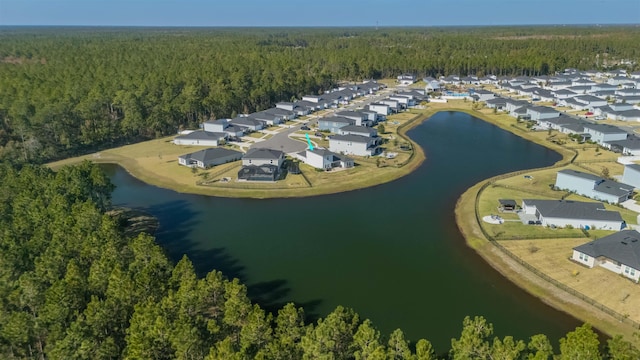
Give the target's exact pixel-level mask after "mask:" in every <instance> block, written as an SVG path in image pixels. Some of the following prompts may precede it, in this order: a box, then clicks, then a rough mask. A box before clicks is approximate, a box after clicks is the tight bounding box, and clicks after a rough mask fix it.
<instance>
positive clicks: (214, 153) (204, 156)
mask: <svg viewBox="0 0 640 360" xmlns="http://www.w3.org/2000/svg"><path fill="white" fill-rule="evenodd" d="M231 155H237V156H238V159H239V158H240V156H241V155H242V153H241V152H240V151H235V150H229V149H224V148H209V149H204V150H200V151H196V152H194V153H190V154H185V155H182V156H180V157H181V158H185V159H193V160H197V161H202V162H203V163H208V162H210V161H213V160H215V159H219V158H223V157H227V156H231Z"/></svg>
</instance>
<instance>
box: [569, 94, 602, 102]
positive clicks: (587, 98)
mask: <svg viewBox="0 0 640 360" xmlns="http://www.w3.org/2000/svg"><path fill="white" fill-rule="evenodd" d="M575 99H578V100H580V101H583V102H585V101H586V102H590V103H591V102H595V101H605V102H606V100H605V99H602V98H599V97H597V96H593V95H580V96H576V97H575Z"/></svg>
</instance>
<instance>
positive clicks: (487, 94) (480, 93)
mask: <svg viewBox="0 0 640 360" xmlns="http://www.w3.org/2000/svg"><path fill="white" fill-rule="evenodd" d="M495 96H496V94H494V93H492V92H491V91H487V90H483V89H478V90H475V91H474V92H473V97H474V98H475V99H476V100H477V101H487V100H491V99H493V98H495Z"/></svg>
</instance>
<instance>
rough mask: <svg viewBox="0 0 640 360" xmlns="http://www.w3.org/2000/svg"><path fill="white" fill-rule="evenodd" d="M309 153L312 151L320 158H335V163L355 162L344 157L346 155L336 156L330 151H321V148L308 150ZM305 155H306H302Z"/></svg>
mask: <svg viewBox="0 0 640 360" xmlns="http://www.w3.org/2000/svg"><path fill="white" fill-rule="evenodd" d="M307 151H311V152H312V153H314V154H318V155H320V156H327V155H329V156H333V161H338V160H340V161H353V159H351V158H350V157H347V156H344V155H340V154H336V153H334V152H333V151H329V150H327V149H320V148H317V147H316V148H313V150H309V149H307ZM301 154H303V155H304V153H301Z"/></svg>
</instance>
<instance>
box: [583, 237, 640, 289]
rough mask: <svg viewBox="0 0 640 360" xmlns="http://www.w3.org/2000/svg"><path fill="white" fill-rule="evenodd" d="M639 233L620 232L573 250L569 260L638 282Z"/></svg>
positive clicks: (639, 265)
mask: <svg viewBox="0 0 640 360" xmlns="http://www.w3.org/2000/svg"><path fill="white" fill-rule="evenodd" d="M639 240H640V233H638V232H637V231H635V230H626V231H620V232H617V233H614V234H611V235H607V236H604V237H601V238H599V239H596V240H593V241H591V242H588V243H586V244H582V245H580V246H576V247H574V248H573V254H572V256H571V259H572V260H573V261H576V262H578V263H580V264H582V265H585V266H587V267H589V268H593V267H594V266H596V265H598V266H602V267H603V268H605V269H607V270H609V271H613V272H614V273H616V274H620V275H622V276H624V277H626V278H629V279H631V280H633V281H635V282H636V283H637V282H638V281H639V280H640V241H639Z"/></svg>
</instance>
